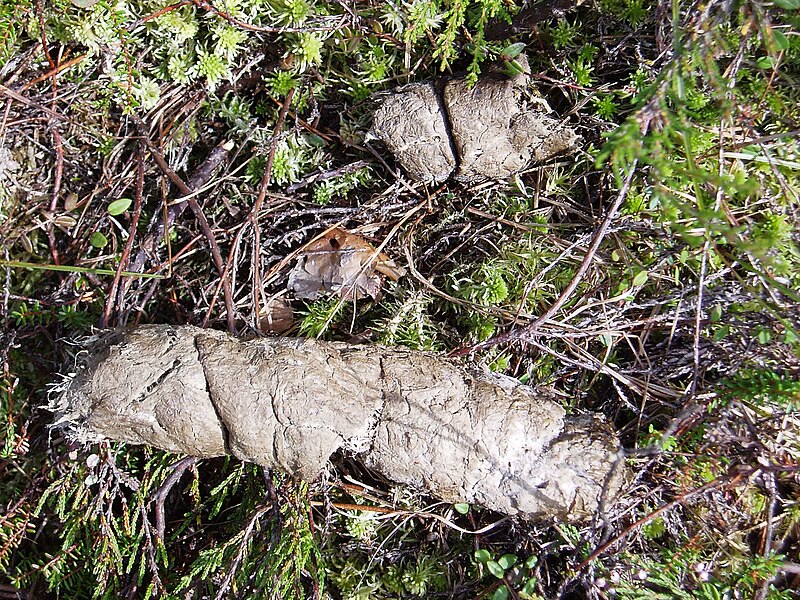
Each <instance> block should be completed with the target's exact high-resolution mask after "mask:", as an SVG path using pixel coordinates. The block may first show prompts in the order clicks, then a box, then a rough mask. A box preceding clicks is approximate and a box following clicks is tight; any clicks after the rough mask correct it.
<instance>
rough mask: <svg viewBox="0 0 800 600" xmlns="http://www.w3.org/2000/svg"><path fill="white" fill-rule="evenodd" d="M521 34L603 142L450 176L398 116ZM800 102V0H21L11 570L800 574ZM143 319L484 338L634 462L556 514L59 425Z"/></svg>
mask: <svg viewBox="0 0 800 600" xmlns="http://www.w3.org/2000/svg"><path fill="white" fill-rule="evenodd" d="M523 54H524V55H525V56H526V57H527V63H528V64H527V66H526V65H525V64H524V63H525V61H524V60H522V58H521V56H522V55H523ZM526 70H527V71H528V72H529V74H528V77H529V83H528V86H527V88H526V91H525V93H526V95H528V96H529V98H528V99H529V101H530V102H532V103H537V104H539V105H541V106H544V102H546V104H547V106H548V107H549V108H550V109H551V110H552V113H551V114H552V115H553V116H554V118H558V119H562V122H563V123H565V124H567V125H568V126H569V127H571V128H573V129H574V130H575V131H576V132H577V134H578V135H579V136H580V139H581V142H580V144H579V145H578V147H577V148H576V149H575V150H574V151H572V152H564V153H561V154H559V155H558V156H555V157H553V158H549V159H547V160H545V161H543V162H541V163H538V164H533V165H530V166H529V167H528V168H526V169H524V170H523V171H521V172H519V173H517V174H514V175H513V176H510V177H507V178H505V179H503V180H487V181H483V182H471V183H463V182H457V181H453V180H450V181H446V182H444V183H440V184H437V185H433V184H425V183H421V182H416V181H414V180H413V179H412V178H411V177H409V173H407V172H405V171H404V170H403V169H402V168H401V167H400V166H399V165H398V164H397V163H396V162H395V160H394V158H393V157H392V155H391V153H390V152H389V151H388V149H387V148H386V147H385V146H384V145H383V144H382V143H381V142H380V141H379V140H376V139H375V138H374V136H373V135H371V126H372V115H373V114H374V112H375V110H376V107H378V106H379V105H380V103H381V101H382V99H383V98H385V97H386V94H387V93H389V92H390V91H391V90H394V89H395V88H398V87H400V86H402V85H405V84H407V83H412V82H421V81H431V80H437V78H453V77H466V78H467V80H468V81H470V83H475V82H476V81H477V80H478V78H479V77H483V76H486V75H487V74H488V75H490V76H492V77H495V78H499V79H502V78H504V77H509V76H514V75H519V74H520V71H526ZM439 81H444V80H439ZM798 133H800V0H772V1H771V2H761V1H754V0H743V1H742V2H727V1H720V0H711V1H709V2H687V1H685V0H672V2H666V1H665V0H661V1H659V0H585V1H584V2H565V1H563V0H543V1H541V2H539V3H536V4H530V5H528V4H526V5H524V6H521V5H519V4H515V3H514V2H513V1H511V0H436V1H430V2H423V1H421V0H411V1H409V2H399V1H387V2H379V1H377V0H366V1H349V0H339V1H336V0H320V1H318V2H314V1H312V0H213V2H211V1H206V0H184V1H179V2H176V3H170V2H168V1H167V0H131V1H129V2H123V1H119V2H115V1H114V0H99V1H98V0H54V1H52V2H43V1H42V0H0V269H1V270H2V273H0V278H2V302H0V323H2V327H0V361H2V373H0V415H2V430H0V431H1V433H2V442H3V446H2V451H1V452H2V454H0V598H46V597H52V598H91V597H97V598H147V597H160V598H186V599H188V598H194V599H198V598H228V597H230V598H298V599H299V598H336V599H338V598H343V599H344V598H348V599H349V598H353V599H356V598H364V599H366V598H416V597H424V598H492V599H497V600H502V599H505V598H523V599H531V598H557V597H564V598H597V599H600V598H653V599H655V598H700V599H704V600H715V599H721V598H759V599H788V598H797V597H798V594H797V589H800V500H798V498H800V462H798V461H799V460H800V412H798V410H799V408H800V250H799V249H798V243H800V234H799V233H798V224H799V223H800V200H798V194H800V179H799V178H798V173H800V143H799V142H798ZM320 244H323V245H324V244H328V246H327V247H326V248H327V250H325V251H322V250H320V248H321V246H320ZM330 247H333V248H334V250H330ZM337 248H338V249H340V251H337V250H336V249H337ZM342 248H344V249H347V250H348V252H349V253H346V252H344V251H341V249H342ZM377 250H379V251H380V252H381V253H382V254H381V255H380V256H379V259H380V262H381V264H380V265H379V268H378V269H377V271H374V266H371V265H370V260H371V259H372V257H373V256H374V255H375V254H376V251H377ZM309 252H310V254H308V253H309ZM303 256H305V257H306V258H305V259H303ZM308 256H312V257H313V256H322V257H323V258H322V259H321V262H320V261H317V263H314V264H315V265H316V266H314V268H313V269H311V271H313V272H312V273H311V274H310V275H309V273H304V274H303V277H304V280H303V282H302V283H301V284H298V283H297V268H298V267H297V265H298V261H300V260H301V259H302V260H305V261H306V262H305V263H303V264H305V269H306V271H309V269H310V267H309V264H310V263H309V261H308V258H307V257H308ZM327 257H330V264H328V263H327V262H325V261H327V260H328V258H327ZM354 257H355V258H354ZM353 260H356V261H357V264H355V266H354V264H353V263H352V261H353ZM314 269H316V270H314ZM326 269H328V270H327V271H326ZM348 269H349V270H348ZM353 269H355V271H356V272H359V273H360V272H362V271H363V272H364V278H363V279H361V280H359V281H360V283H359V285H358V286H356V289H350V290H349V293H348V290H347V289H338V290H337V289H336V286H333V288H334V289H331V286H330V285H327V284H325V283H324V282H323V279H324V278H325V274H327V275H331V273H332V275H331V276H336V277H341V276H342V272H344V271H347V273H352V272H353V271H352V270H353ZM331 270H332V271H331ZM314 277H317V278H318V281H319V284H318V285H316V287H315V284H314V281H315V279H314ZM142 323H174V324H193V325H199V326H204V327H213V328H217V329H223V330H228V331H230V332H232V333H234V334H236V335H238V336H242V337H254V336H258V335H294V336H315V337H320V338H323V339H329V340H339V341H345V342H350V343H357V344H383V345H387V346H406V347H410V348H414V349H422V350H428V351H433V352H437V353H440V354H443V355H444V354H448V353H451V354H452V355H453V356H458V357H459V358H458V360H463V361H468V362H471V363H473V364H477V365H481V366H483V367H485V368H487V369H491V370H493V371H496V372H500V373H504V374H506V375H509V376H511V377H515V378H517V379H518V380H520V381H522V382H523V383H527V384H529V385H532V386H546V387H547V388H548V389H549V390H552V393H553V394H555V395H556V397H558V398H559V399H560V401H561V403H562V405H563V406H564V408H565V409H566V410H567V411H568V412H569V413H572V414H578V413H582V412H594V413H600V414H603V415H604V416H605V417H606V418H608V420H609V421H611V422H612V423H613V424H614V425H615V427H616V428H617V430H618V431H619V434H620V436H621V440H622V443H623V445H624V447H625V452H626V462H627V467H628V472H629V476H628V479H627V481H626V484H625V486H624V489H623V493H622V495H621V497H620V498H618V499H617V500H616V501H615V502H614V503H613V504H612V505H610V506H607V507H605V510H604V511H603V512H602V514H597V515H595V517H594V518H593V519H590V520H588V521H585V522H574V523H572V522H563V521H558V520H550V521H546V522H529V521H526V520H524V519H520V518H511V519H509V518H504V516H503V515H499V514H496V513H493V512H491V511H488V510H485V509H483V508H481V507H479V506H469V505H466V504H455V505H451V504H443V503H441V502H436V501H434V500H432V499H430V498H427V497H425V496H424V495H421V494H420V493H419V491H417V490H415V489H413V488H409V487H404V486H396V485H394V484H393V483H392V482H390V481H386V480H384V479H383V478H381V477H379V476H378V475H376V474H375V473H372V472H369V471H368V470H367V469H365V468H364V467H363V466H362V465H359V464H358V463H357V462H355V461H353V460H352V458H351V457H349V456H347V455H344V454H342V455H337V457H336V460H334V461H333V462H332V464H331V465H330V468H329V470H328V472H327V473H326V474H325V476H324V477H323V478H321V479H320V480H318V481H314V482H302V481H296V480H294V479H292V478H290V477H287V476H286V475H285V474H282V473H279V472H266V471H265V470H264V469H262V468H261V467H258V466H255V465H250V464H243V463H240V462H238V461H235V460H233V459H222V458H220V459H212V460H202V461H197V460H193V459H191V458H185V457H181V456H177V455H171V454H168V453H164V452H161V451H156V450H153V449H149V448H143V447H134V446H126V445H123V444H117V443H109V442H103V443H98V444H93V445H80V444H77V443H74V442H71V441H70V440H67V439H64V437H63V436H62V434H60V433H59V431H58V430H55V429H51V428H49V426H50V425H51V423H52V420H53V417H52V414H51V413H49V412H48V411H47V410H45V409H44V408H43V407H44V406H45V405H46V404H47V402H48V390H49V389H50V386H51V385H52V384H53V383H57V382H58V381H59V380H60V378H61V377H62V376H65V375H67V374H68V373H69V372H70V369H71V368H72V365H74V361H75V358H76V357H75V355H76V352H77V351H78V346H76V345H75V341H76V340H80V339H81V338H84V337H86V336H87V335H90V334H91V333H92V331H94V330H95V328H104V327H124V326H132V325H135V324H142ZM162 525H163V527H164V535H163V538H162V536H161V535H160V530H161V526H162Z"/></svg>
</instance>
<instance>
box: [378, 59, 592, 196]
mask: <svg viewBox="0 0 800 600" xmlns="http://www.w3.org/2000/svg"><path fill="white" fill-rule="evenodd" d="M519 60H520V62H522V63H523V64H524V65H525V66H526V67H527V59H526V58H525V57H524V56H521V57H520V59H519ZM527 83H528V78H527V76H524V75H521V76H517V77H515V78H513V79H508V78H505V79H503V78H499V77H497V76H486V77H482V78H481V79H479V80H478V82H477V83H476V84H475V86H474V87H472V88H470V87H469V86H468V85H467V83H466V81H465V80H464V79H448V80H443V82H439V83H437V85H434V84H432V83H416V84H412V85H409V86H405V87H403V88H400V89H399V90H398V91H397V92H396V93H394V94H392V95H389V96H388V97H387V98H386V99H385V100H384V101H383V102H382V104H381V105H380V107H379V108H378V110H376V112H375V114H374V116H373V128H372V130H373V133H374V135H375V136H376V137H377V138H378V139H380V140H381V141H382V142H383V143H384V144H385V145H386V147H387V148H388V149H389V151H390V152H391V153H392V154H393V155H394V156H395V158H396V160H397V162H398V164H399V165H400V166H401V167H403V169H404V170H405V171H406V172H407V173H408V175H409V177H410V178H411V179H413V180H416V181H420V182H423V183H433V184H438V183H442V182H444V181H446V180H447V179H448V178H449V177H451V176H453V177H454V178H455V179H456V180H457V181H459V182H462V183H466V184H472V183H479V182H482V181H485V180H487V179H505V178H507V177H511V176H512V175H515V174H517V173H519V172H520V171H522V170H523V169H525V168H526V167H527V166H528V165H530V164H531V163H534V162H543V161H546V160H548V159H550V158H552V157H554V156H556V155H558V154H561V153H567V152H572V151H574V150H575V149H576V147H577V144H578V142H579V140H580V138H579V136H578V135H577V134H576V133H575V131H574V130H573V129H572V128H571V127H569V126H568V125H567V124H566V123H563V122H561V121H559V120H558V119H556V118H554V117H553V116H550V115H548V114H547V113H546V111H545V109H543V108H542V105H543V104H544V103H539V102H531V103H530V105H528V104H526V102H525V101H524V99H523V96H524V94H523V90H524V89H525V88H526V86H527ZM545 106H546V104H545Z"/></svg>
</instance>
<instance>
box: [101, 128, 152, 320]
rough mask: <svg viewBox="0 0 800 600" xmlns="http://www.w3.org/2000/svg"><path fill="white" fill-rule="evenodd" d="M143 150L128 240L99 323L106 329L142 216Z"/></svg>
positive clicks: (117, 302) (142, 151) (119, 299)
mask: <svg viewBox="0 0 800 600" xmlns="http://www.w3.org/2000/svg"><path fill="white" fill-rule="evenodd" d="M143 154H144V148H142V144H141V143H140V144H139V150H138V152H137V153H136V185H135V187H134V191H133V215H132V216H131V224H130V228H129V233H128V240H127V242H126V243H125V248H124V249H123V250H122V256H121V257H120V259H119V266H118V267H117V274H116V275H115V276H114V281H113V282H112V283H111V288H110V289H109V291H108V299H107V300H106V308H105V311H104V312H103V318H102V320H101V321H100V326H101V327H108V322H109V319H110V318H111V312H112V311H113V310H114V305H115V304H121V302H122V294H120V297H119V298H117V289H118V287H119V282H120V280H121V279H122V272H123V271H124V270H125V268H126V267H127V264H128V259H129V258H130V255H131V249H132V248H133V242H134V240H135V239H136V228H137V226H138V225H139V216H140V215H141V214H142V196H143V194H142V191H143V188H144V159H143Z"/></svg>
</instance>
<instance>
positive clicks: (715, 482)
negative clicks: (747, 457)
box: [575, 469, 752, 573]
mask: <svg viewBox="0 0 800 600" xmlns="http://www.w3.org/2000/svg"><path fill="white" fill-rule="evenodd" d="M750 470H752V469H750ZM744 474H747V473H746V472H745V473H744ZM740 476H741V475H740V474H737V475H735V476H734V477H730V476H727V477H722V478H717V479H714V480H713V481H709V482H708V483H706V484H703V485H701V486H700V487H699V488H696V489H694V490H691V491H689V492H687V493H685V494H681V495H680V496H679V497H678V498H676V499H675V500H673V501H672V502H667V503H666V504H664V505H663V506H661V507H660V508H657V509H656V510H654V511H653V512H651V513H650V514H649V515H647V516H645V517H642V518H641V519H639V520H638V521H636V522H635V523H633V524H631V525H629V526H628V527H626V528H625V529H624V530H622V532H621V533H620V534H619V535H617V536H615V537H614V538H612V539H610V540H609V541H607V542H606V543H605V544H603V545H602V546H600V547H599V548H598V549H597V550H595V551H594V552H592V553H591V555H589V558H587V559H586V560H584V561H583V562H581V563H580V564H579V565H578V566H577V567H576V568H575V573H580V572H581V571H583V570H584V569H585V568H586V567H588V566H589V565H590V564H591V563H593V562H594V561H595V560H597V558H598V557H599V556H601V555H602V554H604V553H605V552H606V551H607V550H608V549H609V548H611V547H612V546H614V545H615V544H617V543H618V542H620V541H622V540H623V539H625V538H626V537H627V536H628V535H629V534H630V533H632V532H633V531H635V530H637V529H638V528H639V527H641V526H643V525H645V524H647V523H649V522H650V521H652V520H653V519H655V518H656V517H658V516H659V515H662V514H664V513H665V512H667V511H668V510H670V509H671V508H675V507H676V506H678V505H679V504H683V503H684V502H686V501H687V500H689V499H690V498H693V497H695V496H698V495H700V494H703V493H705V492H708V491H710V490H713V489H716V488H719V487H722V485H724V484H725V483H728V482H731V481H733V480H735V479H737V478H739V477H740Z"/></svg>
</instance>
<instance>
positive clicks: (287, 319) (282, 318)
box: [258, 298, 294, 333]
mask: <svg viewBox="0 0 800 600" xmlns="http://www.w3.org/2000/svg"><path fill="white" fill-rule="evenodd" d="M293 324H294V313H293V312H292V305H291V304H289V302H288V301H287V300H285V299H284V298H273V299H272V300H270V301H269V302H268V303H267V305H266V306H265V307H264V308H262V309H261V314H260V315H259V319H258V326H259V329H260V330H261V332H262V333H284V332H286V331H289V329H291V328H292V325H293Z"/></svg>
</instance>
